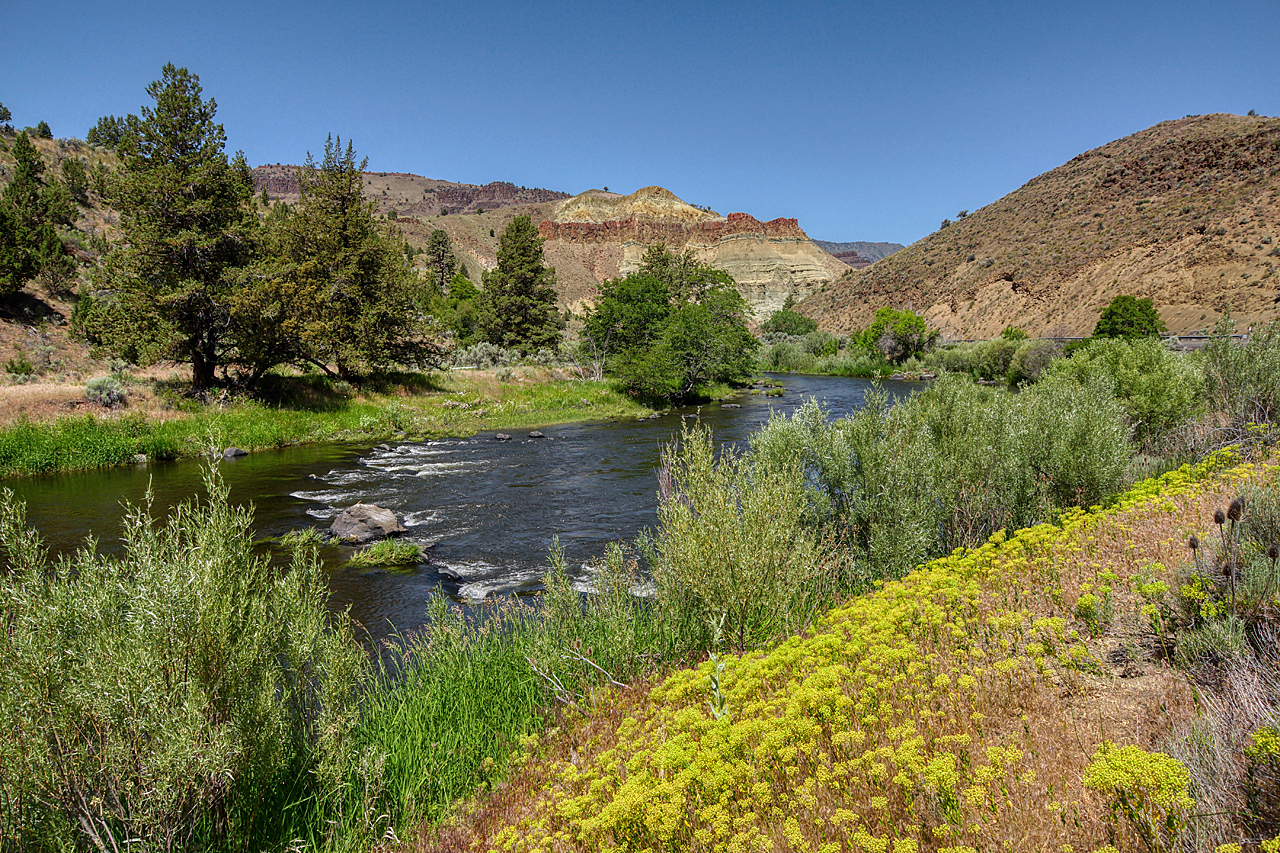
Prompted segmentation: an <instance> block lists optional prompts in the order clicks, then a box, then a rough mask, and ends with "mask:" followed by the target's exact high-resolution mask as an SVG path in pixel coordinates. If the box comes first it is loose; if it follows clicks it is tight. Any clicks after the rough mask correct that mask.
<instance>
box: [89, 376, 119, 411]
mask: <svg viewBox="0 0 1280 853" xmlns="http://www.w3.org/2000/svg"><path fill="white" fill-rule="evenodd" d="M84 396H85V399H87V400H88V401H89V402H91V403H97V404H98V405H99V406H102V407H103V408H104V409H115V408H118V407H119V406H122V405H124V401H125V399H126V398H127V397H128V394H127V393H125V390H124V387H123V386H121V384H120V381H119V380H118V379H116V378H115V377H114V376H100V377H98V378H97V379H90V380H89V384H88V385H87V386H85V389H84Z"/></svg>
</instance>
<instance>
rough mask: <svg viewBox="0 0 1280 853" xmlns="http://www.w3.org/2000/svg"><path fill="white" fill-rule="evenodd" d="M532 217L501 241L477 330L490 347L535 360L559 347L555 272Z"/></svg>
mask: <svg viewBox="0 0 1280 853" xmlns="http://www.w3.org/2000/svg"><path fill="white" fill-rule="evenodd" d="M542 243H543V240H542V238H541V237H539V236H538V229H537V228H536V227H534V224H533V221H532V220H531V219H530V218H529V217H528V216H517V217H516V218H515V219H513V220H512V221H511V224H510V225H508V226H507V228H506V230H505V231H503V232H502V237H501V238H499V240H498V266H497V267H496V268H494V269H493V270H486V271H485V273H484V291H483V293H482V294H481V298H480V306H479V310H478V312H477V313H478V315H479V316H478V318H477V326H478V327H479V329H480V332H481V334H482V335H483V336H484V339H485V340H487V341H489V343H492V344H497V345H498V346H501V347H505V348H507V349H515V350H519V351H520V352H521V353H523V354H525V355H531V354H533V353H535V352H537V351H538V350H539V349H542V348H544V347H545V348H547V349H555V348H556V347H558V346H559V344H560V327H559V324H558V323H557V322H556V289H555V282H556V271H555V270H554V269H552V268H551V267H548V266H547V265H546V262H545V259H544V257H543V254H542Z"/></svg>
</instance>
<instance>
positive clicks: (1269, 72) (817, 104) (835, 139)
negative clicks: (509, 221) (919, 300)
mask: <svg viewBox="0 0 1280 853" xmlns="http://www.w3.org/2000/svg"><path fill="white" fill-rule="evenodd" d="M0 30H2V31H3V32H4V33H5V36H4V49H3V51H0V103H3V104H4V105H5V106H7V107H9V109H10V110H11V111H12V112H13V117H14V123H15V124H17V125H18V126H19V127H21V126H25V125H34V124H35V123H36V122H38V121H40V120H44V121H47V122H49V124H50V126H51V127H52V128H53V132H54V135H56V136H79V137H83V136H84V134H85V133H86V132H87V131H88V129H89V128H90V127H91V126H92V125H93V124H94V122H95V121H96V120H97V118H98V117H99V116H102V115H105V114H115V115H121V114H124V113H128V112H134V113H136V112H137V111H138V109H139V107H140V106H141V105H142V104H143V103H144V102H145V101H146V100H147V98H146V93H145V91H144V90H145V87H146V85H147V84H148V83H149V82H150V81H152V80H155V79H157V78H158V77H159V76H160V68H161V66H162V65H163V64H164V63H165V62H173V63H175V64H176V65H181V66H186V67H187V68H189V69H190V70H191V71H192V72H194V73H196V74H198V75H199V76H200V80H201V83H202V84H203V86H204V91H205V94H206V96H212V97H213V98H215V99H216V100H217V102H218V119H219V120H220V121H221V122H222V123H223V124H224V126H225V127H226V131H227V138H228V148H229V149H230V150H235V149H243V150H244V152H245V154H246V155H247V157H248V159H249V162H250V164H252V165H258V164H261V163H276V162H283V163H297V162H299V161H301V160H302V158H303V157H304V156H305V155H306V152H307V151H308V150H310V151H312V152H315V151H319V150H320V149H322V148H323V144H324V139H325V136H326V135H327V134H329V133H335V134H340V135H341V136H342V137H343V138H344V139H347V138H350V139H351V140H353V141H354V142H355V145H356V148H357V150H358V152H359V153H360V154H361V155H364V156H367V157H368V158H369V167H370V168H371V169H375V170H378V171H399V172H413V173H416V174H420V175H426V176H428V177H432V178H443V179H446V180H453V181H465V182H468V183H487V182H489V181H493V180H507V181H512V182H513V183H516V184H523V185H526V186H538V187H547V188H550V189H557V190H563V191H566V192H571V193H576V192H581V191H582V190H585V189H590V188H592V187H603V186H608V187H609V188H610V189H611V190H615V191H622V192H631V191H632V190H635V189H637V188H639V187H642V186H647V185H650V184H659V185H661V186H664V187H667V188H668V189H670V190H671V191H673V192H675V193H676V194H677V195H679V196H680V197H681V198H683V199H685V200H686V201H688V202H691V203H694V204H702V205H710V206H711V207H713V208H714V209H716V210H718V211H719V212H721V213H729V212H731V211H737V210H741V211H746V212H748V213H750V214H752V215H754V216H756V217H758V218H760V219H771V218H773V217H776V216H793V217H796V218H798V219H799V220H800V225H801V227H803V228H804V229H805V230H806V231H807V232H808V233H809V235H810V236H812V237H816V238H818V239H824V240H838V241H844V240H893V241H898V242H902V243H910V242H912V241H913V240H916V239H918V238H920V237H922V236H924V235H925V234H927V233H929V232H930V231H932V230H934V229H935V228H937V226H938V222H939V221H940V220H941V219H942V218H943V217H952V218H954V216H955V214H956V212H957V211H959V210H961V209H968V210H975V209H977V208H979V207H981V206H983V205H984V204H987V203H989V202H991V201H994V200H995V199H997V198H999V197H1000V196H1002V195H1004V194H1005V193H1007V192H1009V191H1010V190H1013V189H1015V188H1017V187H1019V186H1021V185H1022V184H1023V183H1025V182H1026V181H1027V180H1029V179H1030V178H1032V177H1034V176H1035V175H1037V174H1039V173H1041V172H1043V171H1046V170H1048V169H1051V168H1053V167H1055V166H1058V165H1060V164H1061V163H1063V162H1065V161H1066V160H1068V159H1070V158H1071V157H1073V156H1075V155H1076V154H1079V153H1080V152H1082V151H1085V150H1087V149H1089V148H1093V147H1096V146H1098V145H1101V144H1103V143H1106V142H1108V141H1110V140H1112V139H1116V138H1119V137H1122V136H1125V135H1127V134H1130V133H1133V132H1135V131H1138V130H1141V129H1143V128H1145V127H1149V126H1150V125H1152V124H1155V123H1156V122H1159V121H1162V120H1165V119H1172V118H1181V117H1182V116H1184V115H1187V114H1199V113H1210V112H1230V113H1241V114H1243V113H1245V112H1246V111H1248V110H1250V109H1255V110H1257V111H1258V112H1259V113H1261V114H1263V115H1276V114H1280V35H1278V34H1280V2H1277V0H1259V2H1232V1H1231V0H1224V2H1201V3H1183V2H1150V0H1147V2H1128V0H1111V2H1092V0H1086V2H1070V3H1066V2H1054V3H1039V2H985V1H984V0H971V2H949V3H935V2H882V3H822V2H808V0H790V2H775V3H757V2H735V3H696V2H690V0H683V2H668V0H649V2H643V3H636V2H627V0H614V2H607V3H601V2H558V3H540V2H488V3H485V2H476V3H468V2H454V3H447V4H446V3H435V2H429V0H427V2H416V3H376V2H375V3H371V4H368V5H366V6H365V7H363V8H362V7H361V6H360V5H359V4H355V3H334V2H329V0H322V2H316V3H296V4H295V3H278V2H272V0H258V2H253V3H247V2H240V0H233V1H232V2H204V3H191V2H183V0H165V2H136V0H120V2H115V3H73V2H64V0H46V2H41V3H21V4H19V3H17V2H16V0H3V2H2V3H0Z"/></svg>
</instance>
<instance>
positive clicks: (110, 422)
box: [0, 368, 648, 477]
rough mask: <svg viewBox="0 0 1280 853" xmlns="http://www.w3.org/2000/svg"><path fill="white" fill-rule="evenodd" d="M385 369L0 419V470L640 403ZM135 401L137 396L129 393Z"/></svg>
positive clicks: (592, 414) (416, 431)
mask: <svg viewBox="0 0 1280 853" xmlns="http://www.w3.org/2000/svg"><path fill="white" fill-rule="evenodd" d="M508 375H509V378H508V379H507V380H506V381H500V380H499V379H497V378H495V377H494V376H493V374H492V373H489V372H480V371H455V372H451V373H448V374H433V375H431V376H421V375H406V376H399V377H393V378H392V379H389V380H385V381H383V382H381V383H378V384H376V385H373V386H371V387H369V388H367V389H363V390H360V391H356V390H353V389H350V388H341V387H335V386H334V385H333V383H330V382H329V381H327V380H325V379H322V378H319V377H280V378H276V379H274V380H273V381H272V382H271V383H269V384H268V385H267V387H266V389H265V392H264V394H263V395H262V396H263V399H258V400H254V399H239V400H230V401H224V402H221V403H210V404H200V403H197V402H194V401H192V400H183V399H181V398H178V397H175V396H173V395H169V399H168V400H167V401H165V404H164V405H157V404H155V403H154V402H153V404H151V405H147V406H141V405H136V406H133V407H132V408H131V406H130V405H129V404H128V403H126V405H125V406H124V407H122V408H119V409H115V410H108V409H104V408H101V407H98V406H92V407H84V408H91V409H92V410H93V411H92V412H91V413H85V414H76V415H66V414H62V413H61V412H59V411H57V410H53V411H51V412H50V413H49V416H48V417H46V418H45V419H32V418H25V417H24V418H21V419H19V420H17V421H15V422H12V423H9V424H7V425H4V426H0V477H10V476H21V475H26V474H37V473H45V472H50V471H67V470H75V469H83V468H95V467H101V466H107V465H120V464H125V463H129V462H132V461H134V460H135V457H137V456H138V455H142V456H145V457H146V458H147V459H148V460H167V459H180V458H185V457H195V456H200V455H202V454H206V453H208V452H209V451H210V450H211V449H216V450H221V449H222V448H223V447H226V446H228V445H235V446H237V447H240V448H243V449H245V450H249V451H253V450H261V449H267V448H273V447H285V446H289V445H294V444H305V443H310V442H318V441H335V440H348V441H376V440H379V439H383V438H387V437H391V436H396V435H399V434H401V433H403V434H404V435H405V436H406V437H410V438H428V437H434V436H443V435H469V434H472V433H475V432H478V431H481V430H488V429H497V430H501V429H530V428H534V427H538V426H545V425H548V424H553V423H568V422H574V421H585V420H606V419H613V418H631V417H636V416H638V415H640V414H644V413H647V412H648V410H647V409H645V408H643V407H642V406H640V405H638V404H637V403H635V402H634V401H632V400H630V399H629V398H627V397H626V396H625V395H623V394H621V393H620V392H618V391H617V390H616V389H615V388H614V387H613V386H612V385H610V384H609V383H606V382H581V381H576V380H569V379H563V378H556V374H555V373H554V372H553V371H549V370H545V369H537V368H529V369H521V370H519V371H509V372H508ZM134 396H135V397H141V396H143V395H142V394H140V393H139V394H135V395H134Z"/></svg>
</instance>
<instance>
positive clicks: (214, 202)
mask: <svg viewBox="0 0 1280 853" xmlns="http://www.w3.org/2000/svg"><path fill="white" fill-rule="evenodd" d="M147 94H148V95H150V96H151V97H152V98H153V99H154V101H155V106H154V107H143V108H142V117H141V118H136V117H132V116H131V117H130V118H129V120H128V124H129V129H128V132H127V133H125V134H123V135H122V137H121V140H120V148H119V152H120V155H121V159H122V161H123V163H122V166H121V168H120V170H119V171H118V172H117V173H116V175H115V176H113V178H112V179H111V180H110V181H109V186H108V187H107V189H108V196H109V200H110V202H111V203H112V205H113V206H114V207H115V208H116V209H117V210H119V211H120V226H121V231H122V232H123V234H122V239H121V240H120V241H119V242H118V243H117V245H116V248H115V249H113V250H112V252H111V253H110V254H109V255H108V256H107V258H106V260H105V263H104V266H103V272H102V275H103V282H102V283H103V284H104V285H105V286H106V288H107V289H109V290H110V291H111V294H112V295H111V297H110V299H109V300H108V302H107V303H106V304H104V305H102V306H100V308H101V312H100V313H99V312H95V313H96V314H97V317H96V320H97V322H93V321H91V324H92V325H93V326H94V332H95V333H96V334H97V335H98V336H99V338H100V340H101V342H102V343H104V344H106V345H107V347H108V348H109V349H112V350H114V351H115V352H116V353H118V354H121V355H124V356H125V357H126V358H128V359H130V360H133V361H138V362H142V363H150V362H155V361H159V360H162V359H171V360H173V361H178V362H184V363H188V364H190V365H191V381H192V384H193V385H194V386H195V387H196V388H197V389H203V388H207V387H209V386H210V385H212V384H213V383H214V381H215V375H216V374H215V371H216V370H217V368H218V367H220V366H225V365H226V364H227V363H228V360H229V359H230V358H231V357H232V349H231V348H232V344H233V341H232V337H231V317H230V302H231V299H232V297H233V295H234V291H235V289H236V287H237V281H238V280H239V276H240V273H241V270H242V267H243V266H244V265H245V264H246V263H247V262H248V261H249V259H250V258H251V256H252V251H253V248H254V246H253V244H254V237H255V226H256V220H255V218H254V217H253V216H252V214H251V211H250V207H249V203H248V202H249V198H250V196H251V194H252V192H253V180H252V177H251V175H250V172H249V166H248V164H247V163H246V162H245V159H244V155H243V154H242V153H237V154H236V156H235V157H234V158H233V159H231V160H228V159H227V155H226V151H225V146H226V134H225V133H224V132H223V129H222V125H220V124H217V123H215V122H214V120H213V119H214V115H215V114H216V112H217V103H216V102H215V101H214V100H213V99H212V98H210V99H209V100H207V101H206V100H205V99H204V98H203V97H201V87H200V78H199V77H197V76H196V75H194V74H192V73H191V72H189V71H188V70H187V69H185V68H176V67H174V66H173V65H172V64H168V65H165V67H164V69H163V72H162V76H161V79H160V80H157V81H155V82H153V83H152V84H151V85H150V86H148V87H147Z"/></svg>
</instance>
